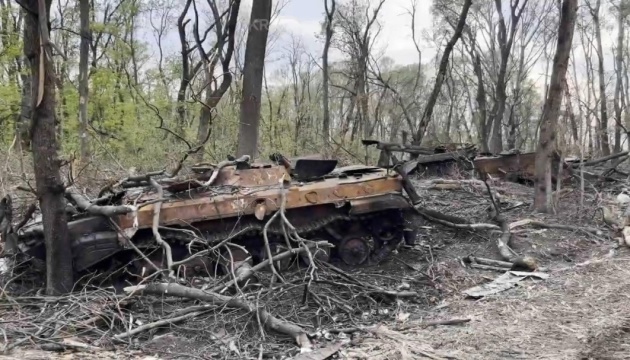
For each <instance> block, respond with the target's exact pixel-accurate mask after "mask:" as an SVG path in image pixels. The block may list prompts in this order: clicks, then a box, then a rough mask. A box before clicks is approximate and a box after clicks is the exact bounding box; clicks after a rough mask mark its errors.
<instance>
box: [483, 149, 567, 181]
mask: <svg viewBox="0 0 630 360" xmlns="http://www.w3.org/2000/svg"><path fill="white" fill-rule="evenodd" d="M560 161H561V159H560V156H559V155H558V154H554V156H553V157H552V162H551V177H552V181H553V183H554V184H555V182H556V181H557V179H558V177H560V179H561V180H562V181H565V180H567V179H569V178H570V176H571V167H570V166H568V165H567V164H564V163H563V164H562V169H561V171H559V170H560ZM474 165H475V170H476V171H477V172H478V173H482V172H483V173H486V174H488V175H490V176H492V177H497V178H501V179H505V180H508V181H514V182H522V183H533V182H534V180H535V176H536V153H515V154H501V155H497V156H485V157H478V158H476V159H475V160H474Z"/></svg>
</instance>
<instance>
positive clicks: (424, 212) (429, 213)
mask: <svg viewBox="0 0 630 360" xmlns="http://www.w3.org/2000/svg"><path fill="white" fill-rule="evenodd" d="M414 209H415V210H416V212H417V213H418V214H420V215H421V216H422V217H423V218H425V219H427V220H429V221H432V222H435V223H438V224H441V225H444V226H448V227H451V228H455V229H466V230H500V229H501V228H500V227H499V226H497V225H494V224H484V223H478V224H469V223H467V221H466V220H463V219H460V218H457V217H454V216H450V215H445V214H441V213H439V212H437V211H434V210H429V209H424V208H422V207H420V206H416V207H414ZM437 214H439V215H438V216H441V217H444V218H452V219H457V221H463V222H464V223H455V222H453V221H447V220H443V219H439V218H437V217H435V215H437Z"/></svg>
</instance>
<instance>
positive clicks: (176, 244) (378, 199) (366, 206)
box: [17, 154, 410, 276]
mask: <svg viewBox="0 0 630 360" xmlns="http://www.w3.org/2000/svg"><path fill="white" fill-rule="evenodd" d="M271 160H273V161H272V162H270V163H253V164H252V163H250V162H249V158H248V157H243V158H240V159H232V161H229V162H224V163H222V164H219V165H217V166H210V167H206V168H202V169H201V170H200V174H198V175H197V176H193V177H190V178H187V179H177V180H173V179H171V180H169V181H160V180H159V179H157V178H155V180H153V179H154V178H148V177H147V178H144V179H141V178H138V179H135V182H133V181H131V182H130V181H129V180H128V181H127V183H121V184H118V185H119V186H121V187H122V188H123V190H120V191H111V193H112V194H111V195H109V196H105V197H101V198H99V199H98V200H97V201H95V202H93V203H90V206H92V209H94V205H96V206H98V207H100V209H112V210H113V209H119V208H121V207H127V208H129V209H133V210H134V211H130V212H128V213H126V214H116V215H113V216H105V215H97V214H94V211H91V212H89V211H85V208H86V206H81V204H78V203H77V201H74V202H75V204H73V205H75V207H77V208H83V210H84V211H78V212H77V213H75V214H73V215H71V217H70V218H69V229H70V236H71V237H72V240H71V242H72V247H73V251H72V253H73V263H74V269H75V271H76V272H77V273H85V272H92V271H107V270H109V271H113V270H115V269H121V268H125V269H126V271H128V272H130V273H132V274H135V275H140V276H142V275H146V272H148V271H150V270H151V269H156V268H159V269H164V268H166V262H165V259H164V255H163V249H162V247H161V246H160V245H159V244H158V242H157V241H156V237H155V236H154V231H153V230H154V228H153V224H154V215H155V213H156V211H155V210H156V208H159V219H156V220H158V224H159V228H158V229H159V235H160V237H161V238H162V239H163V240H164V241H165V242H166V243H167V244H168V245H169V247H170V249H171V251H172V259H173V262H174V263H176V264H184V265H185V266H186V268H185V271H186V272H187V274H199V275H202V274H203V275H205V274H208V273H216V272H217V270H218V269H220V268H221V265H222V264H223V266H225V264H224V263H222V262H221V261H219V259H220V258H221V257H222V256H221V255H223V256H224V257H227V258H229V259H231V263H232V264H235V263H240V262H242V261H249V262H250V263H257V262H260V261H263V260H265V259H266V254H267V253H266V251H265V245H264V240H263V239H264V237H263V232H264V231H265V225H267V223H268V222H269V219H270V217H271V216H272V215H273V214H274V213H275V212H277V211H279V210H280V209H281V207H284V209H285V211H284V212H285V214H286V218H287V219H288V221H289V222H290V223H291V224H292V225H293V226H295V228H296V230H297V233H298V234H299V235H300V236H301V237H303V238H304V239H308V240H326V241H328V242H330V243H332V244H333V245H334V248H333V249H332V250H331V251H328V250H327V249H317V251H315V255H316V256H317V258H318V259H320V260H323V261H328V260H329V259H330V258H332V257H334V258H337V259H339V260H341V261H342V262H344V263H345V264H347V265H350V266H358V265H361V264H364V263H366V262H368V261H369V260H370V259H372V260H373V261H380V260H382V259H383V258H384V257H386V256H387V254H388V253H389V252H390V251H391V250H392V249H393V248H394V247H396V246H397V245H398V244H399V243H400V241H401V240H402V239H403V238H404V229H405V225H406V224H405V216H406V215H405V214H406V212H407V211H408V210H409V209H410V203H409V201H408V200H407V199H406V198H405V197H404V196H403V186H402V179H401V177H400V176H399V175H398V174H396V173H395V172H393V171H392V170H388V169H383V168H379V167H372V166H362V165H359V166H357V165H354V166H347V167H337V161H336V160H323V159H309V158H302V159H297V160H296V161H293V162H292V161H289V160H287V159H286V158H285V157H283V156H282V155H279V154H276V155H273V156H272V157H271ZM225 165H227V166H225ZM156 180H157V181H156ZM163 180H164V179H163ZM158 182H159V183H160V185H159V186H158V187H156V186H155V185H157V183H158ZM160 193H162V194H160ZM69 200H73V197H72V196H70V197H69ZM75 200H76V198H75ZM283 200H284V202H283ZM70 202H72V201H70ZM88 210H89V209H88ZM283 226H284V225H283V223H282V222H281V221H274V222H273V223H270V224H269V225H268V227H267V230H266V234H267V237H268V239H269V243H270V247H271V250H272V253H273V254H277V253H280V252H283V251H284V250H286V248H287V244H288V243H290V242H288V241H286V239H285V229H284V228H283ZM17 245H18V248H19V249H20V251H21V252H23V253H26V254H28V255H30V256H32V257H34V258H36V259H40V260H45V246H44V240H43V228H42V224H41V220H36V221H33V222H31V223H29V224H28V225H26V226H24V227H23V228H21V229H19V231H18V239H17ZM223 245H227V246H223ZM134 247H136V248H137V249H139V250H140V251H141V252H142V253H144V254H146V258H145V259H143V258H142V257H141V256H139V255H138V251H137V249H134ZM204 250H205V256H194V255H193V254H196V253H198V252H200V251H204ZM210 250H211V251H210ZM228 250H229V254H227V255H226V252H227V251H228ZM187 258H190V261H187ZM147 260H150V261H151V262H152V263H153V265H151V264H149V263H148V262H147ZM296 260H298V261H300V259H288V260H286V261H283V262H282V263H280V264H278V265H276V267H280V269H283V268H286V267H288V266H289V265H290V264H291V262H293V261H296ZM305 260H306V259H303V258H302V259H301V261H305ZM223 269H224V271H225V267H224V268H223Z"/></svg>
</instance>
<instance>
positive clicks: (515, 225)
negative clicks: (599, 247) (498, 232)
mask: <svg viewBox="0 0 630 360" xmlns="http://www.w3.org/2000/svg"><path fill="white" fill-rule="evenodd" d="M527 225H531V226H534V227H539V228H546V229H558V230H568V231H582V232H585V233H589V234H593V235H598V236H601V235H603V232H602V231H601V230H599V229H596V228H591V227H580V226H571V225H563V224H547V223H544V222H542V221H538V220H533V219H523V220H518V221H515V222H513V223H510V225H509V229H510V230H514V229H516V228H518V227H522V226H527Z"/></svg>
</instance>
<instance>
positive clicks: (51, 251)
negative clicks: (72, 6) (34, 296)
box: [24, 0, 74, 295]
mask: <svg viewBox="0 0 630 360" xmlns="http://www.w3.org/2000/svg"><path fill="white" fill-rule="evenodd" d="M51 2H52V0H28V1H25V3H26V4H27V8H29V9H37V13H34V12H33V13H31V12H27V13H26V17H25V20H24V55H25V56H26V58H27V59H28V61H29V63H30V68H31V77H32V82H31V84H32V89H33V97H32V109H33V111H32V124H31V142H32V148H33V165H34V168H35V182H36V190H37V196H38V198H39V203H40V208H41V210H42V222H43V226H44V238H45V242H46V270H47V271H46V273H47V276H46V291H47V293H48V294H51V295H54V294H62V293H66V292H69V291H70V290H71V288H72V285H73V283H74V281H73V271H72V252H71V249H70V241H69V238H68V223H67V219H66V213H65V201H64V193H65V188H64V185H63V182H62V179H61V175H60V172H59V165H60V161H59V159H58V157H57V146H58V145H57V137H56V135H57V134H56V132H55V74H54V72H53V64H52V51H51V46H50V40H49V36H50V25H49V21H48V18H49V16H50V6H51ZM40 35H41V36H40Z"/></svg>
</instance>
